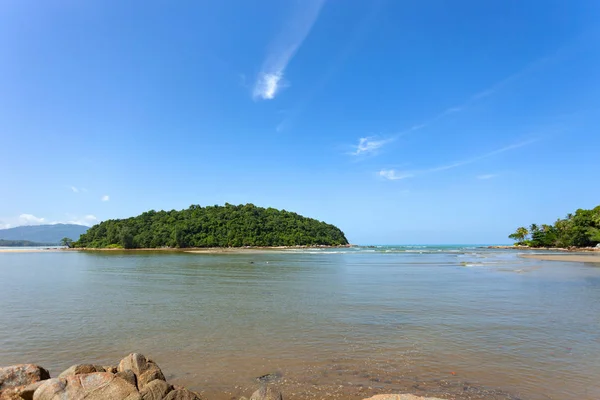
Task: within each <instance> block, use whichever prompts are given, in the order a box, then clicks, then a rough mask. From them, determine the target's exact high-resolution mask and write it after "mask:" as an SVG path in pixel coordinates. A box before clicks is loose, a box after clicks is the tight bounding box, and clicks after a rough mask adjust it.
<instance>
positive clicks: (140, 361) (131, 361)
mask: <svg viewBox="0 0 600 400" xmlns="http://www.w3.org/2000/svg"><path fill="white" fill-rule="evenodd" d="M128 369H130V370H132V371H133V373H134V374H136V375H137V376H140V375H141V374H143V373H144V372H146V371H147V370H148V369H150V365H148V360H146V357H144V356H143V355H141V354H139V353H131V354H130V355H128V356H127V357H125V358H124V359H122V360H121V362H120V363H119V366H118V367H117V371H118V372H122V371H126V370H128Z"/></svg>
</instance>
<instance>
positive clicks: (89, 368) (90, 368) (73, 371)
mask: <svg viewBox="0 0 600 400" xmlns="http://www.w3.org/2000/svg"><path fill="white" fill-rule="evenodd" d="M92 372H104V368H102V367H100V370H98V368H97V367H96V366H95V365H92V364H77V365H71V366H70V367H69V368H67V369H65V370H64V371H63V372H61V374H60V375H58V377H59V378H66V377H67V376H71V375H80V374H91V373H92Z"/></svg>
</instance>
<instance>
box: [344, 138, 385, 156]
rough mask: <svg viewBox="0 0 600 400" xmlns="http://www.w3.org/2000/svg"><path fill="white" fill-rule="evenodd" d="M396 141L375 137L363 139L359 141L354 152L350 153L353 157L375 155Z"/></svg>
mask: <svg viewBox="0 0 600 400" xmlns="http://www.w3.org/2000/svg"><path fill="white" fill-rule="evenodd" d="M394 140H395V138H386V139H377V138H375V137H373V136H369V137H363V138H360V139H359V140H358V144H357V145H356V146H353V147H354V151H352V152H350V154H351V155H353V156H360V155H366V154H373V153H375V152H376V151H377V150H379V149H381V148H382V147H383V146H385V145H386V144H388V143H390V142H393V141H394Z"/></svg>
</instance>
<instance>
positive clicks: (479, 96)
mask: <svg viewBox="0 0 600 400" xmlns="http://www.w3.org/2000/svg"><path fill="white" fill-rule="evenodd" d="M554 57H556V55H554V56H549V57H543V58H541V59H538V60H535V61H533V62H531V63H529V64H528V65H526V66H525V67H523V68H522V69H521V70H520V71H518V72H516V73H514V74H512V75H509V76H507V77H505V78H504V79H501V80H499V81H497V82H496V83H494V84H492V85H491V86H489V87H487V88H485V89H484V90H482V91H480V92H477V93H475V94H473V95H472V96H470V97H469V98H468V99H467V100H466V101H465V102H464V103H462V104H459V105H456V106H452V107H449V108H447V109H445V110H444V111H442V112H440V113H438V114H436V115H434V116H433V117H432V118H430V119H428V120H426V121H424V122H422V123H420V124H417V125H413V126H411V127H410V128H408V129H405V130H403V131H401V132H400V133H398V136H404V135H407V134H409V133H413V132H415V131H418V130H421V129H424V128H426V127H428V126H430V125H432V124H434V123H436V122H438V121H440V120H442V119H444V118H446V117H448V116H450V115H452V114H456V113H459V112H463V111H466V110H467V109H469V107H471V106H473V104H475V103H477V102H479V101H481V100H483V99H485V98H487V97H490V96H493V95H494V94H496V93H497V92H498V91H500V90H501V89H502V88H504V87H505V86H507V85H509V84H511V83H513V82H514V81H516V80H518V79H520V78H522V77H523V76H525V75H527V74H530V73H531V72H532V71H534V70H536V69H538V68H540V66H542V65H544V64H545V63H547V62H548V61H549V60H551V59H552V58H554Z"/></svg>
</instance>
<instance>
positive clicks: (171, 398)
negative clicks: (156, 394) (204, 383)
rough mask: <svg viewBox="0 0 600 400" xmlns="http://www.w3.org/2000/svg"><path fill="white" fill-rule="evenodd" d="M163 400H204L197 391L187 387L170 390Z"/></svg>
mask: <svg viewBox="0 0 600 400" xmlns="http://www.w3.org/2000/svg"><path fill="white" fill-rule="evenodd" d="M163 400H202V399H200V396H198V395H197V394H196V393H194V392H191V391H189V390H187V389H177V390H173V391H171V392H169V394H167V396H166V397H165V398H164V399H163Z"/></svg>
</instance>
